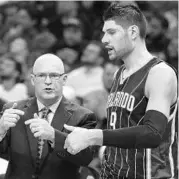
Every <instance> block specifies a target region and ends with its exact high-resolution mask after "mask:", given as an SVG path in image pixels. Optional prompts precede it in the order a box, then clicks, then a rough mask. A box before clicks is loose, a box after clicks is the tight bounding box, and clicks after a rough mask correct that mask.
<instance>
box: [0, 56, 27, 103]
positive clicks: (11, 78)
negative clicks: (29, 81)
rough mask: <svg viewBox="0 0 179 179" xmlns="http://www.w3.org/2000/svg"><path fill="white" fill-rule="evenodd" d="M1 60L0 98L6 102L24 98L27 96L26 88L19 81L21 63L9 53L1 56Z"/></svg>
mask: <svg viewBox="0 0 179 179" xmlns="http://www.w3.org/2000/svg"><path fill="white" fill-rule="evenodd" d="M1 60H2V63H1V66H0V71H1V76H0V78H1V82H2V84H0V96H1V98H2V99H3V100H4V101H6V102H9V101H16V100H22V99H26V98H27V97H28V95H27V88H26V86H25V85H24V84H23V83H19V82H20V75H21V72H22V71H21V65H20V64H19V63H18V62H16V61H15V60H14V59H13V57H12V56H10V55H6V56H3V57H1Z"/></svg>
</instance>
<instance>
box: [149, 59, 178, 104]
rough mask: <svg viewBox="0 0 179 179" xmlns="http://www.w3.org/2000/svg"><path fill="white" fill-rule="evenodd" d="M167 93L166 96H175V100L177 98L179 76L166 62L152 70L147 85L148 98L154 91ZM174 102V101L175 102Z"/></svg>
mask: <svg viewBox="0 0 179 179" xmlns="http://www.w3.org/2000/svg"><path fill="white" fill-rule="evenodd" d="M155 90H156V92H157V91H159V92H160V91H161V92H162V91H166V94H167V93H168V94H170V96H173V97H172V98H173V100H175V99H176V96H177V76H176V73H175V71H174V69H173V68H172V67H170V66H169V65H167V64H166V63H165V62H161V63H159V64H157V65H155V66H154V67H152V68H151V70H150V71H149V74H148V78H147V81H146V85H145V93H146V96H149V95H150V92H151V91H152V92H153V91H155ZM173 100H172V101H173Z"/></svg>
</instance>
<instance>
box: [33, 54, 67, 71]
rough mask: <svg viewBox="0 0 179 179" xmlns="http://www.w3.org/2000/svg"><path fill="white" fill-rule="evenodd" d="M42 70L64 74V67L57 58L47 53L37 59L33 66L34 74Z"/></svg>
mask: <svg viewBox="0 0 179 179" xmlns="http://www.w3.org/2000/svg"><path fill="white" fill-rule="evenodd" d="M42 70H44V72H48V71H51V70H53V72H58V73H64V65H63V62H62V60H61V59H60V58H59V57H58V56H56V55H54V54H50V53H47V54H44V55H41V56H40V57H38V58H37V59H36V61H35V63H34V66H33V73H34V74H36V73H38V72H39V71H42ZM51 72H52V71H51Z"/></svg>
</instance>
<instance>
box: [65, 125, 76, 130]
mask: <svg viewBox="0 0 179 179" xmlns="http://www.w3.org/2000/svg"><path fill="white" fill-rule="evenodd" d="M64 128H65V129H67V130H69V131H74V130H75V129H76V128H77V127H74V126H69V125H67V124H64Z"/></svg>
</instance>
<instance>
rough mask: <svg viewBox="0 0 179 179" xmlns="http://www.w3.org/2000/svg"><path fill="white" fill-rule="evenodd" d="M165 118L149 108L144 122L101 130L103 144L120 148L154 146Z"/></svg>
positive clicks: (159, 140)
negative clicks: (127, 126)
mask: <svg viewBox="0 0 179 179" xmlns="http://www.w3.org/2000/svg"><path fill="white" fill-rule="evenodd" d="M166 126H167V118H166V117H165V115H163V114H162V113H160V112H158V111H154V110H150V111H148V112H147V113H146V115H145V117H144V124H143V125H139V126H134V127H129V128H121V129H116V130H104V131H103V145H106V146H115V147H120V148H155V147H157V146H158V145H159V144H160V142H161V140H162V136H163V134H164V132H165V128H166Z"/></svg>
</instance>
